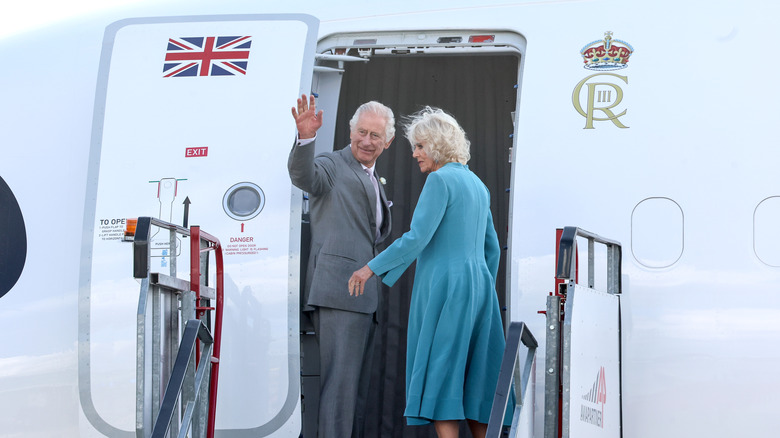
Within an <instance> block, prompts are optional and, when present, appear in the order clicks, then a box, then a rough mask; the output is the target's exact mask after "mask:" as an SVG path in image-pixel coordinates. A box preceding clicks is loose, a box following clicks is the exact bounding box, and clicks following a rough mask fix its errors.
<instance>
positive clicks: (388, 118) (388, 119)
mask: <svg viewBox="0 0 780 438" xmlns="http://www.w3.org/2000/svg"><path fill="white" fill-rule="evenodd" d="M363 113H371V114H375V115H377V116H379V117H382V118H384V119H385V141H389V140H390V139H391V138H393V137H395V116H394V115H393V110H391V109H390V108H388V107H386V106H384V105H382V104H381V103H379V102H377V101H374V100H372V101H370V102H366V103H364V104H363V105H360V106H359V107H358V109H357V111H355V115H353V116H352V118H351V119H350V120H349V129H350V131H352V130H354V129H355V125H357V122H358V119H359V118H360V115H361V114H363Z"/></svg>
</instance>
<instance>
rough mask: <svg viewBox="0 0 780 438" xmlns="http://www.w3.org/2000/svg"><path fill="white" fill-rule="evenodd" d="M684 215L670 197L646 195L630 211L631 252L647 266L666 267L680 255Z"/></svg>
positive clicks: (682, 241) (681, 251)
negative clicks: (650, 196) (647, 196)
mask: <svg viewBox="0 0 780 438" xmlns="http://www.w3.org/2000/svg"><path fill="white" fill-rule="evenodd" d="M683 247H684V216H683V211H682V208H680V205H679V204H677V203H676V202H674V201H673V200H671V199H669V198H647V199H644V200H643V201H641V202H640V203H639V204H637V205H636V207H634V211H633V212H632V213H631V253H632V254H633V256H634V258H635V259H636V261H637V262H639V263H640V264H642V265H644V266H646V267H648V268H666V267H669V266H672V265H673V264H675V263H676V262H677V260H679V259H680V257H682V253H683Z"/></svg>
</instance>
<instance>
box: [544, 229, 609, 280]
mask: <svg viewBox="0 0 780 438" xmlns="http://www.w3.org/2000/svg"><path fill="white" fill-rule="evenodd" d="M577 237H584V238H586V239H587V240H588V287H590V288H593V287H594V284H595V277H596V275H595V270H596V269H595V266H596V263H595V258H596V256H595V253H596V251H595V244H596V243H600V244H603V245H605V246H606V247H607V292H608V293H611V294H619V293H620V291H621V287H622V285H621V281H620V272H621V267H622V262H621V260H622V249H621V246H620V242H618V241H615V240H611V239H606V238H604V237H601V236H599V235H598V234H593V233H591V232H589V231H585V230H583V229H581V228H577V227H564V229H563V233H562V234H561V240H560V244H559V247H558V257H557V259H558V266H557V268H556V272H555V277H556V278H558V279H559V280H575V279H576V278H577Z"/></svg>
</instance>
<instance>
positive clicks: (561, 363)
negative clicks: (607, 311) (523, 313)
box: [542, 227, 622, 438]
mask: <svg viewBox="0 0 780 438" xmlns="http://www.w3.org/2000/svg"><path fill="white" fill-rule="evenodd" d="M558 237H559V241H558V248H557V252H556V260H557V262H556V264H557V266H556V275H555V276H556V290H555V293H551V294H550V296H548V297H547V308H546V310H545V311H544V312H542V313H545V314H546V324H545V327H546V336H545V343H546V345H545V383H544V388H545V395H544V413H545V414H544V438H559V437H568V436H569V430H568V425H567V424H564V423H565V421H564V420H563V418H564V417H565V415H564V414H565V413H566V412H568V410H569V408H570V406H569V405H567V404H566V403H565V402H564V398H565V397H566V396H567V395H569V391H570V388H569V386H570V382H569V380H570V377H569V376H570V373H571V371H572V370H571V368H572V366H571V363H570V361H571V352H570V349H571V339H570V338H571V329H570V318H572V315H567V311H568V312H570V309H569V310H566V308H567V307H568V306H569V305H568V304H567V298H568V295H569V293H570V291H573V290H575V286H577V282H578V272H579V270H578V266H577V261H578V258H577V238H578V237H581V238H585V239H586V240H587V242H588V253H587V254H588V255H587V269H588V285H587V287H588V288H589V289H594V286H595V265H596V263H595V244H596V243H598V244H602V245H605V246H606V256H607V260H606V268H607V279H606V280H607V281H606V283H607V285H606V289H607V290H606V292H607V293H608V294H610V295H612V296H617V295H619V294H620V293H621V292H622V282H621V276H622V272H621V270H622V249H621V245H620V242H617V241H615V240H611V239H607V238H604V237H601V236H599V235H597V234H594V233H591V232H589V231H585V230H583V229H581V228H577V227H565V228H563V229H562V230H558ZM618 312H619V310H618ZM615 317H616V318H617V320H618V334H617V336H618V341H617V356H618V367H619V357H620V354H621V353H620V342H619V336H620V335H619V315H615ZM599 341H600V342H602V343H604V342H606V340H604V339H600V340H599ZM593 354H595V353H593ZM618 374H620V371H618ZM620 380H621V379H620V378H619V379H618V381H620ZM618 393H620V391H618ZM599 436H601V435H599Z"/></svg>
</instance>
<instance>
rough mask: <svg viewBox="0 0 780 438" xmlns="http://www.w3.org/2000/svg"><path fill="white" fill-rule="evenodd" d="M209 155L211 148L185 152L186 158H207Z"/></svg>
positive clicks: (193, 149)
mask: <svg viewBox="0 0 780 438" xmlns="http://www.w3.org/2000/svg"><path fill="white" fill-rule="evenodd" d="M208 154H209V148H187V150H186V151H185V152H184V156H185V157H187V158H189V157H206V156H208Z"/></svg>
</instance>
